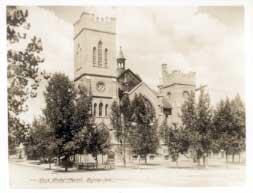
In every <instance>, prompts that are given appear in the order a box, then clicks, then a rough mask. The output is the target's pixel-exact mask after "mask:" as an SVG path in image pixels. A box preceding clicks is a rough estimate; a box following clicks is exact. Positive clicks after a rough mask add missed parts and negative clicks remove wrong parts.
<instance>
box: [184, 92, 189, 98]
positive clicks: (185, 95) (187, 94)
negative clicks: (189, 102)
mask: <svg viewBox="0 0 253 193" xmlns="http://www.w3.org/2000/svg"><path fill="white" fill-rule="evenodd" d="M189 95H190V94H189V92H188V91H184V92H183V97H184V98H185V99H187V98H188V97H189Z"/></svg>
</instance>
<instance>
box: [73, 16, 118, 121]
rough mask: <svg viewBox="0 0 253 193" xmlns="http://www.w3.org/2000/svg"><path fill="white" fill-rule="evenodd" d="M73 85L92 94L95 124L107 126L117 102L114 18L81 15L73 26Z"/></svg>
mask: <svg viewBox="0 0 253 193" xmlns="http://www.w3.org/2000/svg"><path fill="white" fill-rule="evenodd" d="M74 52H75V53H74V54H75V55H74V58H75V68H74V70H75V72H74V74H75V86H79V85H82V86H85V87H86V89H88V91H89V93H91V94H92V113H93V115H94V117H95V118H96V119H95V120H96V122H97V123H100V122H103V123H105V124H106V125H109V123H110V120H109V115H110V109H111V104H112V102H113V101H114V100H118V89H117V81H116V80H117V79H116V54H115V53H116V19H115V18H112V17H110V18H109V17H96V16H95V15H94V14H89V13H86V12H83V13H82V14H81V16H80V18H79V20H78V21H77V22H75V23H74Z"/></svg>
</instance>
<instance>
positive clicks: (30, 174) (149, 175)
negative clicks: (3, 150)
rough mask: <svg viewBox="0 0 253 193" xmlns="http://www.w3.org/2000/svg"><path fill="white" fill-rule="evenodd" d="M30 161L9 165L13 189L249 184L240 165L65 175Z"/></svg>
mask: <svg viewBox="0 0 253 193" xmlns="http://www.w3.org/2000/svg"><path fill="white" fill-rule="evenodd" d="M26 162H27V161H24V162H15V161H10V162H9V172H10V187H11V188H85V187H94V188H98V187H151V186H152V187H154V186H155V187H169V186H177V187H185V186H238V185H243V184H244V182H245V166H244V165H242V164H236V163H235V164H231V163H230V164H228V165H226V164H224V163H222V164H221V163H220V162H219V164H213V163H214V162H212V163H209V166H208V167H207V168H198V167H196V166H195V167H192V166H191V167H190V166H189V165H190V164H188V165H187V163H188V162H189V161H188V162H186V163H180V164H181V166H180V165H179V167H178V168H177V167H176V166H175V163H170V164H167V165H166V164H162V165H161V164H149V165H142V164H141V165H138V166H137V165H133V166H132V167H127V168H124V167H117V168H116V169H111V170H95V171H85V170H82V171H80V170H76V169H70V170H69V172H64V171H63V169H62V170H59V169H55V168H53V169H52V170H49V169H48V165H46V164H43V165H36V164H31V162H30V163H29V164H27V163H26ZM189 163H190V162H189ZM173 164H174V165H173ZM191 165H192V163H191Z"/></svg>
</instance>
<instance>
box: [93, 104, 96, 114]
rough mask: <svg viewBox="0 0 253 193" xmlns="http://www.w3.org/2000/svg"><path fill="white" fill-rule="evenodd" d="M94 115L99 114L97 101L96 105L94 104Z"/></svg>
mask: <svg viewBox="0 0 253 193" xmlns="http://www.w3.org/2000/svg"><path fill="white" fill-rule="evenodd" d="M93 115H94V116H96V115H97V103H94V106H93Z"/></svg>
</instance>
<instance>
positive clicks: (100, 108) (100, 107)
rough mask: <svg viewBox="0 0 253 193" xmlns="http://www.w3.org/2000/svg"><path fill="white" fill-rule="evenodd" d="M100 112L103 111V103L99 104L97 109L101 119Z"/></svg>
mask: <svg viewBox="0 0 253 193" xmlns="http://www.w3.org/2000/svg"><path fill="white" fill-rule="evenodd" d="M102 111H103V103H99V107H98V115H99V117H102Z"/></svg>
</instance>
